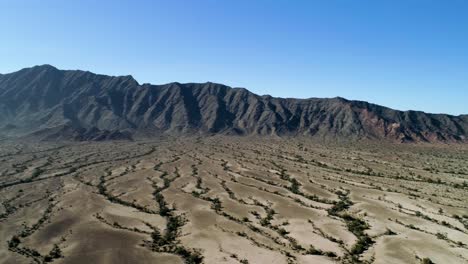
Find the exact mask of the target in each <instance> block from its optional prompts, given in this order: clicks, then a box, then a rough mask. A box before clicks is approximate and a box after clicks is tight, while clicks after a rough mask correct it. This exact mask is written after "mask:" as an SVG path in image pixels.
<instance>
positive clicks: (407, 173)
mask: <svg viewBox="0 0 468 264" xmlns="http://www.w3.org/2000/svg"><path fill="white" fill-rule="evenodd" d="M0 202H1V204H0V240H2V241H3V242H2V243H0V263H46V262H47V263H49V262H54V263H243V264H245V263H271V264H275V263H278V264H280V263H423V260H424V261H425V263H468V245H467V244H468V147H467V146H463V145H450V146H449V145H422V144H420V145H401V144H400V145H396V144H395V145H393V144H384V143H380V144H377V143H372V142H357V143H340V144H337V143H330V142H328V143H323V142H316V141H310V140H300V139H291V140H286V139H265V138H263V139H259V138H237V137H208V138H177V139H174V138H164V139H158V140H153V141H135V142H103V143H62V142H56V143H50V142H49V143H40V144H39V143H27V144H26V143H17V142H9V141H3V142H2V143H1V146H0ZM427 261H432V262H427Z"/></svg>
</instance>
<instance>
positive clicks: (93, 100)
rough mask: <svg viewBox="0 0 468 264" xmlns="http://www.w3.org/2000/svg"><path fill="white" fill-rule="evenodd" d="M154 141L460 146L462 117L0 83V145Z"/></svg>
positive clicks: (43, 73) (66, 75) (219, 95)
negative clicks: (14, 140) (19, 139)
mask: <svg viewBox="0 0 468 264" xmlns="http://www.w3.org/2000/svg"><path fill="white" fill-rule="evenodd" d="M285 88H287V87H285ZM160 134H171V135H174V134H187V135H193V134H201V135H210V134H227V135H278V136H313V137H323V138H339V139H347V140H348V139H349V140H358V139H387V140H392V141H399V142H411V141H430V142H438V141H450V142H466V140H467V136H468V115H461V116H451V115H445V114H427V113H423V112H417V111H404V112H403V111H397V110H393V109H389V108H386V107H382V106H378V105H374V104H370V103H367V102H361V101H349V100H346V99H343V98H331V99H319V98H310V99H290V98H287V99H286V98H285V99H283V98H274V97H271V96H259V95H256V94H254V93H251V92H249V91H248V90H246V89H241V88H230V87H228V86H225V85H221V84H215V83H187V84H181V83H169V84H164V85H151V84H142V85H140V84H139V83H138V82H137V81H136V80H135V79H133V78H132V77H131V76H119V77H114V76H106V75H99V74H94V73H91V72H87V71H79V70H73V71H68V70H66V71H65V70H58V69H56V68H54V67H52V66H50V65H42V66H36V67H32V68H26V69H22V70H20V71H17V72H14V73H10V74H3V75H0V135H1V136H2V137H8V136H29V137H34V138H39V139H43V140H47V139H73V140H106V139H131V138H135V137H140V136H141V137H151V136H156V135H160Z"/></svg>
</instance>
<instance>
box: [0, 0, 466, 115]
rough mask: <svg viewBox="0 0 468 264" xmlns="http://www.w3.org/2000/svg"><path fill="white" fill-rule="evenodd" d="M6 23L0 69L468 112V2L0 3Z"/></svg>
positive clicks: (170, 0)
mask: <svg viewBox="0 0 468 264" xmlns="http://www.w3.org/2000/svg"><path fill="white" fill-rule="evenodd" d="M0 27H1V30H0V73H8V72H12V71H16V70H19V69H21V68H24V67H29V66H32V65H38V64H52V65H54V66H56V67H58V68H61V69H84V70H90V71H93V72H96V73H103V74H110V75H127V74H131V75H133V76H134V77H135V79H137V80H138V81H139V82H140V83H145V82H150V83H154V84H160V83H167V82H172V81H179V82H206V81H212V82H219V83H223V84H227V85H230V86H234V87H245V88H247V89H249V90H251V91H253V92H255V93H258V94H271V95H273V96H281V97H299V98H308V97H334V96H341V97H345V98H349V99H359V100H365V101H370V102H373V103H377V104H382V105H386V106H389V107H392V108H396V109H400V110H408V109H415V110H423V111H428V112H436V113H440V112H445V113H451V114H468V1H464V0H438V1H437V0H401V1H398V0H379V1H375V0H368V1H364V0H356V1H354V0H342V1H338V0H336V1H333V0H323V1H318V0H317V1H313V0H311V1H299V0H296V1H294V0H288V1H287V0H276V1H275V0H217V1H216V0H185V1H180V0H167V1H158V0H154V1H149V0H148V1H142V0H141V1H138V0H134V1H119V0H114V1H109V0H76V1H72V0H70V1H68V0H28V1H26V0H0Z"/></svg>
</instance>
